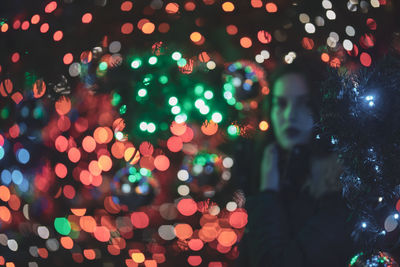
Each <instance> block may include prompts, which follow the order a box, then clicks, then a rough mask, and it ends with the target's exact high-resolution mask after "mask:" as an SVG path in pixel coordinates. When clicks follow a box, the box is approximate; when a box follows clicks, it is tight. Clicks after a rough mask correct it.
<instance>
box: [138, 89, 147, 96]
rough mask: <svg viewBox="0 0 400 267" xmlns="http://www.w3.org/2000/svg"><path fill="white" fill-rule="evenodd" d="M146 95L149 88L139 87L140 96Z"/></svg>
mask: <svg viewBox="0 0 400 267" xmlns="http://www.w3.org/2000/svg"><path fill="white" fill-rule="evenodd" d="M146 95H147V90H146V89H144V88H142V89H139V91H138V96H140V97H145V96H146Z"/></svg>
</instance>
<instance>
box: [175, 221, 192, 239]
mask: <svg viewBox="0 0 400 267" xmlns="http://www.w3.org/2000/svg"><path fill="white" fill-rule="evenodd" d="M174 230H175V235H176V237H177V238H179V239H181V240H186V239H189V238H190V237H191V236H192V235H193V228H192V227H191V226H190V225H189V224H186V223H179V224H177V225H176V226H175V228H174Z"/></svg>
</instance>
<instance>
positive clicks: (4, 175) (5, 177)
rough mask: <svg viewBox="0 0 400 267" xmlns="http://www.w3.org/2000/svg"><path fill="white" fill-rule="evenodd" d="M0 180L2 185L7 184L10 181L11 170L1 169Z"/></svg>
mask: <svg viewBox="0 0 400 267" xmlns="http://www.w3.org/2000/svg"><path fill="white" fill-rule="evenodd" d="M1 182H2V183H3V184H4V185H9V184H10V183H11V172H10V171H9V170H3V171H2V172H1Z"/></svg>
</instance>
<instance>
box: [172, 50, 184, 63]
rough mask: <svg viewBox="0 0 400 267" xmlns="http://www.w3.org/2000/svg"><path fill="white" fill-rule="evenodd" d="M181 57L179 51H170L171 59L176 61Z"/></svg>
mask: <svg viewBox="0 0 400 267" xmlns="http://www.w3.org/2000/svg"><path fill="white" fill-rule="evenodd" d="M181 58H182V54H181V53H179V52H178V51H177V52H174V53H172V59H173V60H175V61H178V60H179V59H181Z"/></svg>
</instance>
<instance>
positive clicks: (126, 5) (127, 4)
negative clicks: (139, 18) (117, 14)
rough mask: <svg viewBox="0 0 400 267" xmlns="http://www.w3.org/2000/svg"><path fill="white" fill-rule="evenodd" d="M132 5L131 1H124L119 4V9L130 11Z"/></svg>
mask: <svg viewBox="0 0 400 267" xmlns="http://www.w3.org/2000/svg"><path fill="white" fill-rule="evenodd" d="M132 6H133V5H132V2H131V1H125V2H123V3H122V4H121V11H125V12H128V11H131V9H132Z"/></svg>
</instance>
